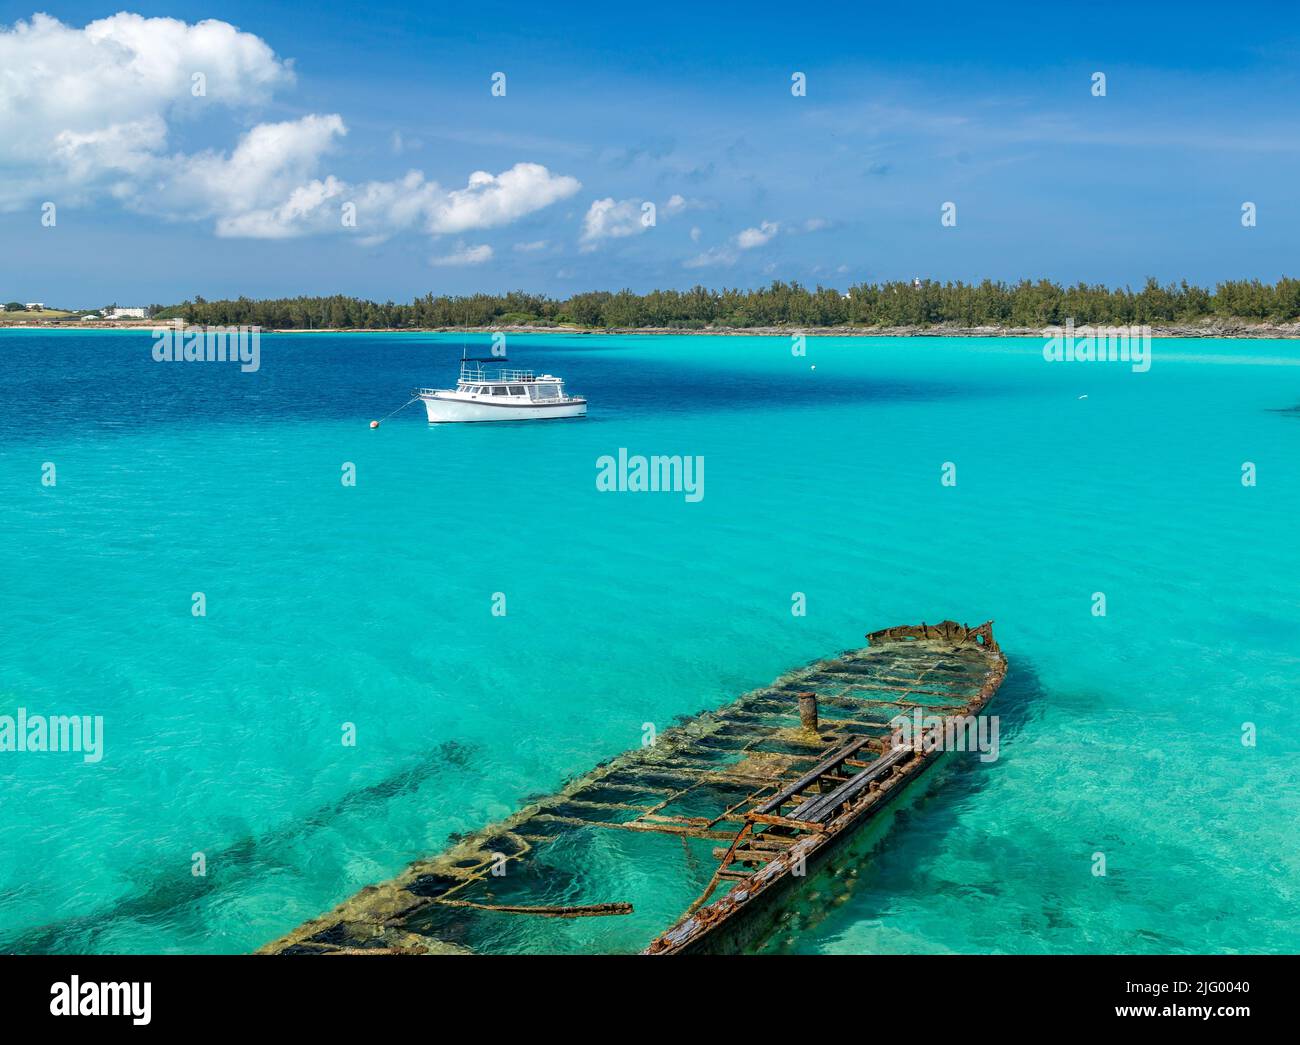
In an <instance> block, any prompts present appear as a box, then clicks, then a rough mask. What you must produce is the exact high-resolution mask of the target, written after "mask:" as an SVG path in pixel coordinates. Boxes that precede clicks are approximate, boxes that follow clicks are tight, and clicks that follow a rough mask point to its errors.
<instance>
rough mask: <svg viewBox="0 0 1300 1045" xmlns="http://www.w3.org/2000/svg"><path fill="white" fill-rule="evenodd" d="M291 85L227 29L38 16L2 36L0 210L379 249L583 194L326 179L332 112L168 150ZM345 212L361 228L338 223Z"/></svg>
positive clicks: (480, 182) (542, 180) (573, 188)
mask: <svg viewBox="0 0 1300 1045" xmlns="http://www.w3.org/2000/svg"><path fill="white" fill-rule="evenodd" d="M199 73H201V74H202V76H203V77H204V80H203V90H202V91H200V92H198V93H197V94H196V93H195V91H194V90H192V87H194V86H195V80H194V75H195V74H199ZM292 82H293V70H292V68H291V63H289V62H287V61H283V60H281V59H279V58H277V57H276V55H275V53H274V51H272V50H271V48H270V47H269V46H268V45H267V44H266V43H264V42H263V41H262V40H261V39H259V38H258V37H256V36H253V35H252V34H250V33H244V32H240V31H239V30H238V29H236V28H235V27H234V26H232V25H229V24H227V23H225V22H218V21H206V22H199V23H197V24H196V25H187V24H186V23H184V22H181V21H178V20H176V19H172V18H143V17H141V16H140V15H134V14H125V13H123V14H117V15H114V16H112V17H111V18H105V19H101V20H100V21H97V22H91V23H90V24H88V25H87V26H86V27H85V28H84V29H77V28H73V27H71V26H67V25H64V24H63V23H62V22H59V21H58V20H57V19H54V18H50V17H49V16H47V15H35V16H33V18H32V20H31V21H30V22H18V23H16V24H15V25H14V26H13V27H12V28H8V29H6V28H0V170H4V172H5V177H4V178H3V180H0V210H4V209H10V210H12V209H16V208H18V207H22V206H28V205H30V204H31V203H32V202H33V201H38V200H46V199H52V200H55V201H57V202H72V203H78V202H84V201H87V200H91V199H95V198H99V197H107V198H112V199H116V200H119V201H121V202H122V203H124V204H125V205H126V206H128V207H130V208H131V209H133V210H135V211H137V212H139V213H143V214H151V215H156V216H158V217H162V218H165V219H168V220H172V221H211V222H212V223H213V227H214V228H215V230H216V232H217V234H218V235H220V236H243V237H254V238H262V239H276V238H285V237H290V236H299V235H304V234H308V233H322V232H339V231H346V232H351V233H353V234H356V235H358V236H359V238H360V239H362V241H363V242H371V243H373V242H378V241H380V240H382V239H384V238H386V237H388V236H390V235H392V234H393V233H395V232H399V231H402V230H406V229H419V230H422V231H424V232H425V233H427V234H429V235H433V236H440V235H444V234H460V233H465V232H469V231H472V230H477V229H488V228H496V227H499V226H502V225H507V224H509V223H511V222H513V221H516V220H518V219H519V218H521V217H524V216H526V215H528V214H532V213H533V212H535V211H537V210H539V209H541V208H543V207H546V206H548V205H550V204H551V203H554V202H555V201H557V200H561V199H564V198H566V197H568V196H572V195H573V194H574V193H576V192H577V191H578V190H579V189H580V188H581V185H580V183H579V182H578V181H577V179H575V178H571V177H568V176H567V175H559V174H553V173H551V172H550V171H549V170H547V169H546V168H545V167H543V166H542V165H541V164H537V163H516V164H515V165H514V166H513V167H510V168H508V169H507V170H504V171H502V172H501V173H499V174H491V173H489V172H487V171H475V172H474V173H473V174H471V175H470V177H469V180H468V182H467V184H466V185H465V187H463V188H453V189H444V188H442V187H441V186H439V185H438V184H437V183H436V182H432V181H428V180H426V179H425V177H424V175H423V174H422V173H420V172H419V171H411V172H409V173H407V174H406V175H404V176H403V177H400V178H397V179H393V180H387V181H385V180H375V181H366V182H359V183H348V182H345V181H343V180H341V179H339V178H337V177H335V176H334V175H332V174H329V173H326V172H324V171H322V170H321V167H322V165H323V161H324V159H325V157H326V156H327V155H328V154H329V153H330V152H331V151H332V150H333V149H334V148H336V147H337V145H338V143H339V141H340V140H341V139H342V138H343V137H344V136H345V135H346V134H347V127H346V125H345V124H344V122H343V118H342V117H341V116H339V115H338V114H328V115H310V116H304V117H302V118H300V119H297V120H286V121H283V122H279V123H259V124H256V125H255V126H253V127H252V129H251V130H249V131H247V132H246V133H245V134H244V135H243V136H242V137H241V138H240V139H239V141H238V142H237V143H236V145H235V147H234V148H233V149H232V150H230V151H229V152H226V151H224V150H221V149H207V150H204V151H202V152H197V153H190V154H185V153H173V154H170V155H169V154H168V153H167V147H168V138H169V131H170V125H171V123H172V122H173V121H175V120H178V119H188V118H196V117H199V116H201V115H203V114H204V113H206V112H209V111H210V110H211V108H212V107H213V106H226V107H233V108H237V109H247V108H250V107H254V106H260V105H263V104H265V103H266V102H267V101H269V100H270V98H271V95H272V93H273V92H274V90H275V89H276V88H278V87H281V86H286V85H289V84H291V83H292ZM393 144H394V149H395V151H402V150H404V149H406V148H409V147H415V146H417V145H418V142H414V143H409V144H408V143H406V142H404V141H403V140H402V139H401V137H400V136H395V137H394V139H393ZM348 203H351V204H353V205H354V206H355V210H356V222H355V225H350V224H348V223H346V222H345V221H344V220H343V216H344V215H343V208H344V205H345V204H348ZM471 250H472V251H480V250H481V248H471ZM489 256H490V250H489ZM480 260H486V257H482V258H481V259H480Z"/></svg>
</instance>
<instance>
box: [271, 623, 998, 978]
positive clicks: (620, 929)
mask: <svg viewBox="0 0 1300 1045" xmlns="http://www.w3.org/2000/svg"><path fill="white" fill-rule="evenodd" d="M867 643H868V644H867V645H866V646H865V647H863V648H861V649H857V650H849V651H846V652H844V653H842V654H840V655H839V656H837V657H832V658H828V659H826V660H820V661H817V662H816V663H813V664H810V665H808V666H807V667H804V668H800V669H798V670H796V671H792V672H790V673H788V674H787V675H784V676H782V677H781V678H779V679H777V680H776V681H775V682H773V683H772V684H771V685H769V686H765V687H763V688H761V689H757V690H754V691H752V692H749V693H746V694H745V695H744V696H742V697H739V698H738V699H737V700H735V701H733V702H732V703H730V704H728V705H726V706H725V707H722V708H719V709H718V710H716V711H706V712H703V713H701V714H698V715H694V716H691V717H689V718H686V719H684V720H682V721H680V723H679V724H678V725H675V726H673V727H672V728H671V729H668V730H666V731H664V732H663V733H661V734H660V735H659V736H658V738H657V739H656V742H655V743H654V744H653V745H651V746H647V747H643V748H640V749H638V750H634V751H629V752H627V753H625V754H622V755H619V756H617V757H615V758H613V759H611V760H609V761H607V762H605V763H603V764H601V765H599V766H597V767H596V768H594V769H592V770H591V771H589V772H587V773H585V774H583V775H582V776H580V777H578V778H576V779H574V780H572V781H570V782H569V783H568V784H567V785H566V786H565V787H564V788H562V789H561V790H560V791H558V792H556V793H555V794H553V795H551V796H548V797H546V798H543V799H540V800H536V801H533V802H530V803H529V804H528V805H527V806H525V807H524V808H522V809H520V810H518V811H517V812H515V813H514V814H513V815H511V816H509V817H507V818H506V819H504V820H502V821H500V822H498V823H494V824H490V825H487V826H485V827H483V828H481V829H480V830H477V831H475V832H473V833H472V834H470V835H468V836H465V837H462V838H459V839H457V840H456V841H454V842H453V844H451V845H450V847H449V848H448V849H447V850H446V851H445V852H443V853H440V854H438V855H436V856H433V857H430V858H428V859H422V860H418V861H416V862H415V863H413V864H411V865H410V866H409V867H408V868H407V869H406V870H405V871H404V872H402V873H401V874H400V875H398V876H397V877H396V878H393V879H392V880H390V881H388V882H385V883H383V884H381V885H376V886H369V887H367V888H366V889H363V890H362V891H361V892H360V893H358V894H357V895H356V896H354V897H352V898H351V899H349V900H347V901H345V902H344V903H342V904H340V905H339V906H338V907H336V908H335V909H334V910H333V911H331V912H329V913H328V914H326V915H324V916H322V917H319V918H316V919H313V920H312V921H310V922H308V923H307V924H305V925H302V926H300V927H299V928H298V929H295V930H294V931H293V932H290V933H289V934H288V935H286V936H284V937H282V938H281V939H279V940H276V941H274V942H272V943H269V944H267V945H266V946H265V947H263V948H261V951H260V953H269V954H337V953H366V954H385V953H386V954H434V953H514V952H520V951H532V952H543V953H546V952H556V951H569V952H574V951H577V952H595V953H609V952H620V951H622V952H626V951H638V950H640V951H643V952H644V953H646V954H657V955H669V954H682V953H730V952H743V951H746V950H750V949H753V948H754V947H756V946H758V945H760V944H761V943H762V941H763V940H764V939H765V938H766V937H767V936H768V935H769V934H770V933H771V932H772V930H773V928H774V926H775V925H776V924H778V921H779V918H780V916H781V914H782V911H783V909H784V908H785V907H786V906H787V904H788V903H789V901H790V900H791V899H793V897H794V895H795V894H796V893H797V892H798V890H799V889H800V887H801V885H802V884H803V883H804V882H806V881H808V879H809V878H810V877H812V876H813V875H814V874H815V873H816V872H817V871H818V870H820V869H822V868H823V867H824V866H825V865H827V864H828V863H830V862H831V861H832V860H833V859H834V856H835V854H836V853H837V852H840V851H842V850H843V848H844V847H845V846H846V845H847V844H848V843H849V842H850V841H851V840H852V839H853V838H854V837H855V836H857V835H859V834H860V833H861V831H862V828H863V827H864V826H865V825H866V824H868V823H869V822H870V821H872V820H873V818H875V817H876V816H877V815H878V814H879V813H880V812H881V811H882V810H884V809H885V808H887V807H888V806H889V805H890V804H891V803H892V802H894V801H895V799H897V798H898V797H899V796H900V795H901V794H903V793H904V791H905V790H906V789H907V788H908V787H909V785H911V784H912V783H913V782H914V781H915V780H917V779H918V778H919V777H920V776H921V775H922V774H923V773H925V771H926V770H927V769H929V768H930V767H931V766H933V765H935V764H936V763H937V762H938V761H939V760H940V758H941V757H942V756H943V755H944V754H945V749H946V748H947V747H949V746H950V743H951V741H949V744H945V743H944V742H943V741H944V738H945V737H948V738H951V737H952V736H953V735H954V729H953V725H954V723H970V722H972V721H974V719H975V718H976V717H977V716H980V715H981V713H982V712H983V709H984V707H985V706H986V705H987V704H988V702H989V701H990V700H991V699H992V698H993V695H994V694H995V693H996V692H997V689H998V687H999V686H1000V685H1001V683H1002V680H1003V678H1004V677H1005V675H1006V671H1007V661H1006V657H1005V656H1004V655H1003V653H1002V651H1001V650H1000V648H999V647H998V644H997V642H996V641H995V640H994V638H993V628H992V622H991V621H989V622H986V623H984V624H982V625H980V626H979V627H976V628H970V627H967V626H965V625H962V624H957V623H955V622H954V621H944V622H942V623H940V624H919V625H908V626H903V627H895V628H887V629H884V630H882V631H876V632H872V633H871V634H869V635H868V636H867ZM903 720H906V721H910V722H914V723H917V724H922V725H920V728H919V732H918V734H917V735H915V736H911V737H909V739H908V742H907V743H901V742H900V741H899V731H898V728H897V726H898V723H899V722H900V721H903ZM602 869H603V873H602ZM674 905H675V906H674ZM539 926H546V928H544V929H539V928H538V927H539Z"/></svg>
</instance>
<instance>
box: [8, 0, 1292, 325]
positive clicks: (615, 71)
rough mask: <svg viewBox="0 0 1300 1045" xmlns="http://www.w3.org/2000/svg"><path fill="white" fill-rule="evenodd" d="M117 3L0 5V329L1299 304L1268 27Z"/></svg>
mask: <svg viewBox="0 0 1300 1045" xmlns="http://www.w3.org/2000/svg"><path fill="white" fill-rule="evenodd" d="M123 2H126V3H129V4H130V6H128V7H126V8H125V9H124V10H121V9H119V8H118V7H116V6H114V5H112V4H110V5H107V6H105V5H102V4H93V3H51V4H46V5H44V6H43V7H42V8H33V7H31V6H25V5H22V4H13V3H9V2H7V0H0V300H3V301H8V300H19V301H24V302H26V301H43V302H45V303H47V304H51V305H59V306H63V307H98V306H101V305H104V304H108V303H117V304H119V305H124V306H127V305H144V304H153V303H172V302H177V301H180V300H184V299H187V298H192V297H194V296H195V295H202V296H204V297H206V298H209V299H212V298H220V297H228V296H236V295H239V294H245V295H248V296H250V297H277V296H293V295H298V294H328V293H344V294H353V295H357V296H361V297H369V298H374V299H376V300H385V299H392V300H395V301H408V300H410V299H411V298H412V297H414V296H417V295H422V294H425V293H430V292H432V293H435V294H442V293H449V294H460V293H472V292H477V291H487V292H501V291H506V290H514V289H518V290H527V291H532V292H539V293H547V294H551V295H555V296H567V295H568V294H571V293H574V292H578V291H583V290H593V289H610V290H618V289H621V288H623V287H629V288H631V289H633V290H636V291H646V290H650V289H653V288H655V287H661V288H685V287H689V286H692V285H695V284H704V285H705V286H710V287H722V286H729V287H753V286H760V285H763V284H766V283H768V282H770V281H772V280H774V279H781V280H794V281H798V282H800V283H803V284H805V285H810V286H813V285H817V284H823V285H826V286H835V287H839V288H841V289H843V288H845V287H847V286H849V285H851V284H854V283H859V282H864V281H866V282H875V281H882V280H889V279H909V280H910V279H912V278H914V277H920V278H923V279H925V278H929V279H939V280H957V279H962V280H967V281H971V280H974V281H978V280H981V279H984V278H990V279H1002V280H1017V279H1021V278H1032V279H1038V278H1050V279H1054V280H1057V281H1061V282H1066V283H1074V282H1078V281H1085V282H1089V283H1104V284H1107V285H1111V286H1120V285H1124V284H1130V285H1135V286H1136V285H1140V284H1141V283H1142V282H1143V281H1144V280H1145V279H1146V278H1147V277H1148V276H1154V277H1156V278H1157V279H1159V280H1161V281H1162V282H1168V281H1177V280H1181V279H1187V280H1189V281H1191V282H1194V283H1200V284H1203V285H1213V284H1214V283H1215V282H1217V281H1219V280H1222V279H1243V278H1259V279H1262V280H1266V281H1273V280H1275V279H1277V278H1279V277H1281V276H1283V275H1291V276H1296V275H1300V265H1297V264H1296V255H1295V246H1296V244H1297V242H1300V133H1298V132H1300V105H1298V104H1297V103H1298V102H1300V20H1298V19H1297V18H1296V17H1295V8H1294V7H1293V6H1291V5H1281V4H1279V5H1252V4H1248V3H1238V4H1234V5H1232V6H1231V7H1230V8H1229V7H1226V6H1224V5H1221V4H1220V5H1203V6H1198V5H1196V4H1177V5H1175V4H1169V5H1154V4H1153V5H1146V6H1144V8H1143V9H1142V10H1134V9H1133V8H1132V5H1129V4H1107V3H1087V4H1085V3H1071V4H1041V3H1040V4H1024V5H1021V4H1015V3H1009V4H1003V5H982V4H971V3H969V2H965V3H961V4H951V5H949V4H945V3H934V2H926V3H905V2H897V0H895V2H891V3H889V4H874V3H869V2H860V3H853V4H835V3H823V4H795V3H790V2H788V0H787V2H785V3H779V4H775V3H773V4H768V3H761V2H760V3H748V4H744V5H741V4H726V5H722V4H708V5H706V4H700V3H693V4H678V3H656V4H645V5H630V4H625V3H618V4H615V3H608V4H603V5H597V4H548V5H543V4H538V3H536V2H530V3H506V2H493V0H478V2H474V3H470V4H465V3H457V4H443V3H426V4H421V5H418V6H415V5H410V6H406V5H397V4H391V3H388V2H387V0H375V2H370V3H367V4H364V5H358V4H355V3H346V4H343V3H336V2H333V0H317V2H314V3H312V4H310V5H301V4H294V5H282V6H281V5H276V4H270V3H227V2H222V0H214V2H211V3H205V4H193V3H178V2H169V3H130V0H123ZM29 3H30V0H29ZM496 74H503V76H497V75H496ZM797 74H802V79H801V80H800V77H799V76H798V75H797ZM1098 74H1100V75H1101V76H1102V77H1104V81H1103V80H1099V79H1098ZM494 86H495V87H496V89H495V91H494ZM801 86H802V88H803V89H802V90H799V88H800V87H801ZM1103 86H1104V92H1103V91H1101V90H1100V88H1101V87H1103ZM502 88H504V90H502ZM1247 204H1253V213H1254V223H1253V224H1243V207H1245V205H1247ZM949 205H950V206H949ZM945 214H946V215H947V216H948V217H947V222H946V223H945Z"/></svg>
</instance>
